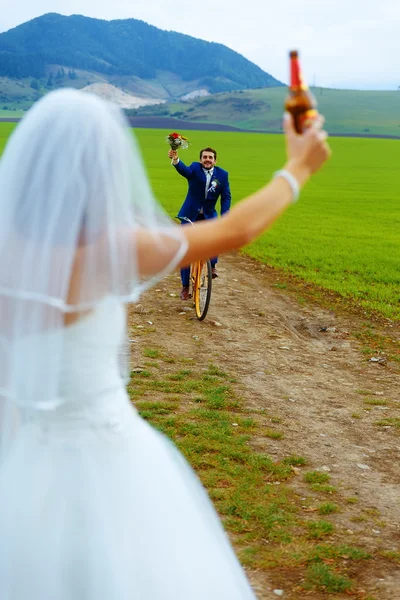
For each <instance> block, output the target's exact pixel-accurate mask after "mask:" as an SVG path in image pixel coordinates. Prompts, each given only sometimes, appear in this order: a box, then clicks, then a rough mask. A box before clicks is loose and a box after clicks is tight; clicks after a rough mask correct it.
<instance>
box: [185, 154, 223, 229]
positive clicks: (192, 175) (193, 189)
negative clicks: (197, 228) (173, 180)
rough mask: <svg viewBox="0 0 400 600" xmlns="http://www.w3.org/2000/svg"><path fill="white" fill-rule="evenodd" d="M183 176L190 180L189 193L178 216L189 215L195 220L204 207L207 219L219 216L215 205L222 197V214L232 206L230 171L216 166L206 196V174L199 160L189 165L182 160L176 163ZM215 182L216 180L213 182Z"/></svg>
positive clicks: (188, 216) (189, 217)
mask: <svg viewBox="0 0 400 600" xmlns="http://www.w3.org/2000/svg"><path fill="white" fill-rule="evenodd" d="M174 167H175V169H176V170H177V171H178V173H179V174H180V175H182V177H186V179H187V180H188V193H187V196H186V199H185V201H184V203H183V204H182V206H181V209H180V211H179V214H178V217H187V218H188V219H190V220H191V221H195V220H196V219H197V216H198V214H199V211H200V209H201V208H202V209H203V213H204V218H205V219H213V218H215V217H217V216H218V214H217V211H216V210H215V205H216V203H217V200H218V198H221V216H222V215H223V214H225V213H226V212H228V211H229V209H230V207H231V190H230V188H229V179H228V172H227V171H225V170H224V169H221V168H220V167H217V166H215V167H214V171H213V176H212V177H211V181H210V185H209V187H208V192H207V196H206V197H205V189H206V176H205V173H204V171H203V167H202V166H201V164H200V163H199V162H193V163H192V164H191V165H190V166H189V167H187V166H186V165H185V163H183V162H182V161H181V160H179V162H178V164H176V165H174ZM213 182H215V183H214V184H213Z"/></svg>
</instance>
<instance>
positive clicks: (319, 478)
mask: <svg viewBox="0 0 400 600" xmlns="http://www.w3.org/2000/svg"><path fill="white" fill-rule="evenodd" d="M329 480H330V477H329V475H328V474H327V473H321V472H320V471H309V472H308V473H305V474H304V481H305V482H306V483H310V484H314V483H326V482H328V481H329Z"/></svg>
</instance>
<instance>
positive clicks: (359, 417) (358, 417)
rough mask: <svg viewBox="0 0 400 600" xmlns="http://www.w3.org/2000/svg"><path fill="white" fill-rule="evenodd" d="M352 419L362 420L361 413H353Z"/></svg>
mask: <svg viewBox="0 0 400 600" xmlns="http://www.w3.org/2000/svg"><path fill="white" fill-rule="evenodd" d="M351 418H352V419H361V415H360V414H359V413H352V415H351Z"/></svg>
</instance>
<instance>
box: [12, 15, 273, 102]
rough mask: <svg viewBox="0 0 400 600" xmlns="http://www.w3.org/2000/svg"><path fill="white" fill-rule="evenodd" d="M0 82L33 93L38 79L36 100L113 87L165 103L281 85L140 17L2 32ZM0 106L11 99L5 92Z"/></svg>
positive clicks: (219, 48)
mask: <svg viewBox="0 0 400 600" xmlns="http://www.w3.org/2000/svg"><path fill="white" fill-rule="evenodd" d="M2 77H3V78H8V79H9V80H12V81H15V80H22V82H23V83H24V84H25V85H26V86H27V87H28V88H29V87H31V84H32V80H34V82H33V87H32V89H33V90H34V93H33V96H35V95H36V96H38V95H40V94H42V93H44V92H45V91H46V90H48V89H51V88H53V87H54V86H57V87H58V86H60V85H65V84H66V83H67V84H68V85H74V86H75V87H84V86H86V85H91V84H95V83H109V84H111V85H114V86H116V87H118V88H121V89H122V90H124V91H125V92H128V93H130V92H131V93H133V94H136V95H139V96H143V97H147V98H153V99H154V98H159V99H160V100H162V99H163V100H170V99H178V98H180V97H181V96H184V95H187V94H191V93H193V92H195V93H196V94H197V93H199V94H208V93H215V92H223V91H230V90H239V89H250V88H260V87H270V86H281V85H283V84H282V83H281V82H280V81H278V80H276V79H274V77H272V76H271V75H269V74H268V73H265V72H264V71H263V70H262V69H260V68H259V67H257V66H256V65H255V64H253V63H252V62H250V61H249V60H247V59H246V58H244V57H243V56H241V55H240V54H238V53H237V52H234V51H233V50H231V49H229V48H227V47H226V46H224V45H222V44H216V43H213V42H206V41H203V40H200V39H196V38H193V37H190V36H188V35H184V34H181V33H176V32H173V31H163V30H161V29H158V28H157V27H154V26H152V25H149V24H147V23H145V22H143V21H139V20H136V19H125V20H115V21H103V20H99V19H92V18H89V17H84V16H80V15H73V16H70V17H66V16H62V15H59V14H56V13H49V14H46V15H43V16H41V17H38V18H36V19H33V20H32V21H29V22H27V23H24V24H22V25H19V26H18V27H15V28H14V29H11V30H10V31H7V32H4V33H1V34H0V78H2ZM25 92H29V89H28V90H25ZM35 92H36V94H35ZM29 94H30V95H31V96H32V92H29ZM29 94H28V95H29ZM1 101H2V102H4V101H7V97H6V94H5V93H4V91H3V93H2V95H1V96H0V102H1Z"/></svg>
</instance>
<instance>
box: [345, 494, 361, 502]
mask: <svg viewBox="0 0 400 600" xmlns="http://www.w3.org/2000/svg"><path fill="white" fill-rule="evenodd" d="M345 502H346V503H347V504H357V503H358V498H357V497H356V496H349V498H346V500H345Z"/></svg>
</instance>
